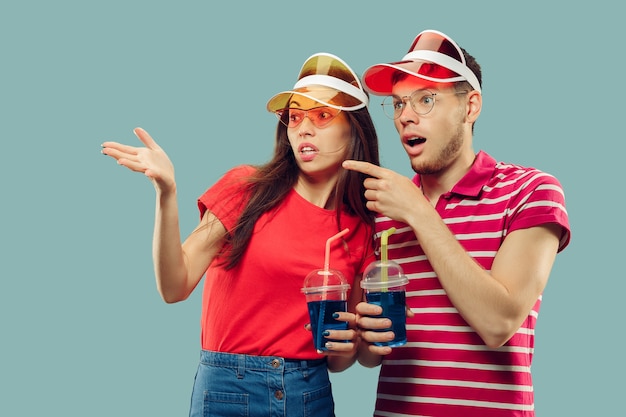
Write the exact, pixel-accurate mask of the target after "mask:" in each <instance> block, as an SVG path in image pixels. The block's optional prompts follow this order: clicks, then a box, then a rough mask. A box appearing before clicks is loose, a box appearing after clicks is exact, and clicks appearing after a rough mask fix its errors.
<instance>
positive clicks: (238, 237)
mask: <svg viewBox="0 0 626 417" xmlns="http://www.w3.org/2000/svg"><path fill="white" fill-rule="evenodd" d="M345 114H346V115H347V116H348V122H349V123H350V126H351V134H352V141H351V142H350V145H349V147H348V151H347V159H355V160H359V161H367V162H370V163H372V164H375V165H379V164H380V162H379V155H378V136H377V135H376V130H375V128H374V122H373V121H372V118H371V116H370V113H369V110H368V109H367V107H364V108H362V109H359V110H356V111H346V112H345ZM284 117H287V114H285V115H284ZM256 168H257V169H256V172H255V173H254V174H253V175H252V176H251V177H250V178H249V179H248V187H247V193H248V195H249V200H248V202H247V204H246V206H245V208H244V209H243V212H242V214H241V216H240V217H239V220H238V221H237V224H236V226H235V227H234V229H233V231H232V233H231V234H229V235H228V236H227V244H228V246H229V248H228V250H227V251H225V259H224V264H225V268H226V269H231V268H234V267H235V266H236V265H237V264H238V263H239V261H240V260H241V258H242V256H243V254H244V252H245V251H246V248H247V247H248V243H249V241H250V238H251V236H252V231H253V230H254V225H255V223H256V221H257V220H258V219H259V218H260V217H261V215H262V214H263V213H266V212H268V211H270V210H272V209H273V208H274V207H277V206H278V205H279V204H280V203H281V202H282V201H283V200H284V198H285V196H286V195H287V194H288V193H289V191H290V190H291V189H292V188H293V187H294V185H295V184H296V182H297V180H298V174H299V172H300V169H299V168H298V165H297V163H296V158H295V155H294V154H293V151H292V149H291V145H290V144H289V139H288V137H287V127H286V126H285V125H284V124H283V123H280V122H279V123H278V127H277V128H276V143H275V147H274V156H273V157H272V159H271V160H270V161H269V162H267V163H265V164H263V165H258V166H256ZM364 180H365V175H364V174H361V173H360V172H356V171H350V170H341V172H340V174H339V179H338V180H337V184H336V185H335V191H334V196H335V201H336V203H335V211H336V213H337V231H339V230H341V213H342V211H345V212H347V213H349V214H351V215H356V216H358V217H359V218H360V219H361V220H362V221H364V222H365V223H367V224H368V225H369V226H370V227H371V228H372V230H373V227H374V213H372V212H371V211H369V210H368V209H367V207H366V206H365V204H366V200H365V195H364V193H365V188H364V186H363V181H364ZM339 196H341V197H339Z"/></svg>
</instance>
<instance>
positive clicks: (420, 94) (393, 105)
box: [381, 90, 469, 119]
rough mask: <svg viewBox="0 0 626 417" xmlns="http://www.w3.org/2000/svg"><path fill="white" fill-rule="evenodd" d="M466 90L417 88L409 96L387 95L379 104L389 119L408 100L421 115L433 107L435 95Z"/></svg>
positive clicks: (458, 92) (396, 114) (462, 92)
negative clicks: (435, 91)
mask: <svg viewBox="0 0 626 417" xmlns="http://www.w3.org/2000/svg"><path fill="white" fill-rule="evenodd" d="M468 92H469V91H467V90H464V91H447V92H439V93H433V92H432V91H428V90H417V91H414V92H413V93H411V95H410V96H404V97H398V96H387V97H385V99H384V100H383V102H382V103H381V106H382V107H383V111H384V112H385V115H386V116H387V117H389V118H390V119H397V118H398V117H400V115H401V114H402V112H403V111H404V108H405V106H406V104H405V103H406V102H407V101H408V102H409V103H410V104H411V108H412V109H413V111H414V112H415V113H417V114H419V115H420V116H423V115H425V114H428V113H430V111H431V110H432V109H433V107H435V96H438V95H444V94H467V93H468Z"/></svg>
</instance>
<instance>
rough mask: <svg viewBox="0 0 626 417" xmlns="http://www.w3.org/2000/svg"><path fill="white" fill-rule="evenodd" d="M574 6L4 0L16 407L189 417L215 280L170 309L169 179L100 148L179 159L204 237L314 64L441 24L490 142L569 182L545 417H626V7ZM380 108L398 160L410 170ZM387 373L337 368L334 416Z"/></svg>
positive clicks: (392, 50) (0, 23)
mask: <svg viewBox="0 0 626 417" xmlns="http://www.w3.org/2000/svg"><path fill="white" fill-rule="evenodd" d="M577 3H579V5H574V4H575V3H571V2H565V1H561V2H559V1H555V2H548V1H536V0H531V1H525V2H515V3H505V2H499V3H498V2H484V3H483V2H473V3H468V2H465V1H447V2H434V1H429V2H424V1H417V0H413V1H394V2H388V3H385V2H382V1H381V2H376V3H374V2H367V1H323V0H320V1H315V2H306V3H300V2H293V1H269V0H268V1H259V2H252V1H251V2H241V1H232V2H209V1H176V2H173V1H172V2H165V1H132V0H126V1H119V0H109V1H107V2H90V1H56V2H47V1H23V2H4V3H2V5H1V6H0V45H1V55H0V143H1V145H0V182H1V188H0V202H1V204H0V210H1V212H0V257H1V258H0V341H1V342H0V415H2V416H11V417H13V416H36V415H58V416H86V415H88V416H184V415H187V409H188V402H189V395H190V392H191V386H192V381H193V376H194V373H195V369H196V366H197V360H198V350H199V316H200V301H201V300H200V291H196V292H195V293H194V294H193V295H192V296H191V297H190V299H189V300H187V301H186V302H184V303H179V304H175V305H166V304H165V303H163V302H162V301H161V300H160V298H159V296H158V294H157V291H156V289H155V285H154V277H153V271H152V261H151V238H152V224H153V219H154V189H153V187H152V186H151V184H150V183H149V181H148V180H147V179H146V178H144V177H143V176H141V175H138V174H134V173H131V172H129V171H127V170H125V169H123V168H120V167H118V166H116V165H115V163H114V161H113V160H111V159H109V158H106V157H104V156H102V155H101V154H100V143H101V142H103V141H105V140H117V141H121V142H126V143H129V144H138V143H139V142H138V141H137V140H136V139H135V137H134V136H133V134H132V129H133V128H134V127H136V126H142V127H144V128H145V129H147V130H148V131H149V132H150V133H151V134H152V135H153V137H154V138H155V139H156V140H157V141H158V143H159V144H160V145H161V146H162V147H163V148H164V149H165V150H166V151H167V152H168V153H169V155H170V157H171V159H172V160H173V162H174V164H175V166H176V173H177V181H178V187H179V188H178V190H179V203H180V211H181V213H180V214H181V229H182V231H181V232H182V234H183V235H187V234H188V233H189V232H190V231H191V230H192V229H193V227H194V226H195V224H196V222H197V221H198V212H197V209H196V198H197V197H198V196H199V195H200V194H201V193H202V192H203V191H204V190H205V189H206V188H207V187H208V186H210V185H211V184H212V183H213V182H214V181H215V180H216V179H217V178H218V177H219V176H220V175H221V174H222V173H223V172H224V171H225V170H227V169H228V168H230V167H232V166H233V165H235V164H239V163H258V162H263V161H265V160H267V159H268V158H269V156H270V154H271V151H272V146H273V135H274V129H275V125H276V119H275V118H274V116H273V115H271V114H269V113H267V112H266V111H265V102H266V100H267V99H268V98H269V97H270V96H271V95H273V94H274V93H276V92H278V91H281V90H283V89H286V88H290V87H291V86H292V85H293V83H294V82H295V78H296V75H297V72H298V71H299V69H300V66H301V64H302V63H303V62H304V60H305V59H306V58H307V57H308V56H310V55H311V54H313V53H315V52H320V51H325V52H331V53H334V54H337V55H339V56H340V57H342V58H343V59H345V60H346V61H347V62H348V63H350V65H351V66H352V67H353V68H354V69H355V70H356V71H357V72H358V73H362V71H363V70H364V69H365V68H366V67H367V66H369V65H372V64H375V63H379V62H388V61H393V60H397V59H399V58H400V57H401V56H402V55H404V53H405V52H406V50H407V49H408V46H409V44H410V42H411V41H412V40H413V38H414V36H415V35H416V34H417V33H418V32H420V31H421V30H423V29H427V28H433V29H438V30H441V31H443V32H445V33H447V34H449V35H450V36H452V37H453V38H454V39H455V40H457V41H458V42H459V44H460V45H461V46H463V47H464V48H466V49H467V50H468V51H470V53H472V54H473V55H474V56H476V57H477V59H478V61H479V63H480V64H481V65H482V67H483V73H484V108H483V111H482V114H481V117H480V119H479V121H478V123H477V125H476V135H475V139H474V144H475V148H476V150H478V149H485V150H487V151H488V152H489V153H491V154H492V155H493V156H494V157H496V159H499V160H503V161H507V162H516V163H520V164H525V165H531V166H536V167H538V168H541V169H543V170H545V171H547V172H550V173H552V174H554V175H555V176H557V177H558V178H559V179H560V180H561V182H562V184H563V186H564V188H565V190H566V198H567V204H568V211H569V214H570V220H571V226H572V230H573V238H572V243H571V245H570V246H569V247H568V248H567V249H566V250H565V251H564V252H563V253H562V254H560V255H559V256H558V258H557V262H556V265H555V267H554V269H553V273H552V276H551V278H550V281H549V283H548V286H547V289H546V291H545V294H544V303H543V307H542V311H541V314H540V319H539V322H538V326H537V340H536V352H535V358H534V362H533V372H534V377H535V391H536V408H537V415H538V416H542V417H545V416H591V415H595V416H602V415H619V414H620V412H619V410H620V409H621V410H623V389H624V382H623V379H622V376H623V374H624V371H625V370H626V368H625V366H624V361H623V360H622V356H623V353H622V352H623V351H624V347H623V345H622V344H621V343H622V341H623V337H622V336H621V335H622V333H623V331H624V326H623V321H624V320H623V319H624V312H623V311H624V310H623V304H624V303H623V292H624V278H625V274H624V271H623V268H622V261H623V259H624V255H623V252H624V245H623V243H619V242H620V241H622V240H623V235H624V232H625V228H624V221H623V217H624V216H623V207H622V206H621V204H622V203H623V198H622V197H620V195H621V194H620V192H621V191H620V189H619V188H618V179H621V178H622V177H623V175H622V174H621V172H622V170H621V169H620V168H621V164H622V161H623V156H624V152H625V151H626V147H625V145H624V109H625V106H624V82H623V80H622V77H623V72H624V58H623V54H624V45H623V44H624V40H625V34H626V31H625V30H624V24H623V16H622V14H621V13H620V12H619V10H621V7H619V8H618V3H616V2H612V1H603V0H598V1H594V2H577ZM379 103H380V98H378V97H374V98H373V99H372V105H371V108H372V113H373V117H374V121H375V123H376V126H377V128H378V130H379V136H380V139H381V154H382V162H383V164H384V165H385V166H388V167H392V168H394V169H396V170H398V171H400V172H403V173H405V174H406V175H410V174H411V171H410V167H409V164H408V162H407V160H406V156H405V154H404V152H403V151H402V149H401V147H400V146H399V144H398V140H397V135H396V133H395V131H394V130H393V127H392V124H391V122H390V121H388V120H387V119H386V118H385V117H384V115H383V114H382V111H381V110H380V109H379V106H378V105H379ZM620 183H621V181H620ZM277 249H278V250H280V248H277ZM376 374H377V370H376V369H374V370H371V369H364V368H361V367H359V366H354V367H353V368H351V369H349V370H348V371H346V372H344V373H342V374H337V375H333V377H332V378H333V382H334V386H335V388H334V392H335V397H336V402H337V416H338V417H352V416H368V415H371V413H372V410H373V404H374V397H375V379H376Z"/></svg>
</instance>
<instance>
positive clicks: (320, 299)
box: [302, 269, 350, 351]
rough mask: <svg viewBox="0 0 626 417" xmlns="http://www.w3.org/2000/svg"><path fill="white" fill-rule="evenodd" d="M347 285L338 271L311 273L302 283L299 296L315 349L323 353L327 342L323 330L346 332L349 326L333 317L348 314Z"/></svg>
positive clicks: (324, 270)
mask: <svg viewBox="0 0 626 417" xmlns="http://www.w3.org/2000/svg"><path fill="white" fill-rule="evenodd" d="M349 289H350V284H348V282H347V281H346V279H345V277H344V276H343V274H342V273H341V272H340V271H337V270H332V269H330V270H326V269H319V270H315V271H311V272H310V273H309V274H308V275H307V276H306V278H305V280H304V286H303V288H302V292H303V293H304V295H305V297H306V302H307V307H308V309H309V318H310V320H311V331H312V333H313V344H314V345H315V349H317V350H321V351H325V350H328V349H327V348H326V346H325V344H326V342H328V341H338V342H346V340H334V339H329V338H327V337H325V336H324V332H325V331H326V330H347V329H348V323H347V322H345V321H340V320H337V319H335V318H333V314H334V313H337V312H340V311H347V310H348V301H347V299H348V290H349Z"/></svg>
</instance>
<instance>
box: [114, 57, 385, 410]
mask: <svg viewBox="0 0 626 417" xmlns="http://www.w3.org/2000/svg"><path fill="white" fill-rule="evenodd" d="M367 104H368V96H367V94H366V93H365V92H364V90H363V87H362V85H361V82H360V80H359V78H358V77H357V75H356V74H355V73H354V71H352V69H351V68H350V67H349V66H348V65H347V64H346V63H345V62H344V61H342V60H341V59H339V58H338V57H336V56H334V55H330V54H326V53H319V54H315V55H313V56H311V57H310V58H308V59H307V60H306V62H305V63H304V65H303V67H302V69H301V71H300V74H299V77H298V81H297V82H296V84H295V86H294V88H293V89H292V90H289V91H284V92H281V93H279V94H277V95H275V96H274V97H272V98H271V99H270V100H269V102H268V103H267V109H268V110H269V111H270V112H273V113H275V114H276V115H277V116H278V118H279V120H280V121H279V123H278V127H277V133H276V144H275V151H274V156H273V158H272V159H271V161H269V162H268V163H266V164H264V165H260V166H251V165H242V166H238V167H235V168H233V169H231V170H230V171H228V172H226V173H225V174H224V175H223V176H222V178H221V179H220V180H218V181H217V183H216V184H214V185H213V186H212V187H210V188H209V189H208V190H207V191H206V192H205V193H204V194H203V195H202V196H200V198H199V200H198V207H199V209H200V223H199V225H198V226H197V227H196V229H195V230H194V231H193V232H192V233H191V234H190V235H189V237H187V239H186V240H185V241H184V243H181V239H180V229H179V223H178V207H177V200H176V182H175V180H174V169H173V166H172V164H171V162H170V160H169V158H168V157H167V155H166V154H165V152H164V151H163V150H162V149H161V148H160V147H159V146H158V145H157V143H156V142H155V141H154V140H153V139H152V138H151V137H150V136H149V135H148V133H147V132H146V131H144V130H142V129H135V134H136V135H137V137H138V138H139V139H140V140H141V142H143V144H144V145H145V147H140V148H136V147H132V146H127V145H122V144H119V143H115V142H106V143H104V144H103V145H102V146H103V149H102V152H103V153H104V154H106V155H109V156H111V157H113V158H114V159H116V160H117V161H118V163H119V164H120V165H122V166H125V167H127V168H129V169H131V170H132V171H136V172H142V173H144V174H145V175H146V176H147V177H148V178H150V180H151V181H152V182H153V184H154V186H155V189H156V194H157V200H156V218H155V231H154V242H153V243H154V244H153V247H154V248H153V249H154V252H153V253H154V266H155V272H156V281H157V287H158V290H159V292H160V294H161V296H162V297H163V299H164V300H165V301H166V302H168V303H172V302H178V301H182V300H185V299H186V298H187V297H188V296H189V295H190V294H191V292H192V291H193V290H194V288H195V287H196V285H197V284H198V283H199V281H200V280H201V278H202V277H203V276H204V275H205V274H206V278H205V281H204V292H203V306H202V317H201V329H202V330H201V343H202V350H201V355H200V364H199V367H198V372H197V374H196V378H195V383H194V389H193V393H192V400H191V411H190V415H191V416H203V415H204V416H232V415H242V416H243V415H248V416H284V415H288V416H289V417H297V416H305V415H307V416H310V415H314V416H333V415H334V411H333V410H334V401H333V398H332V394H331V387H330V381H329V376H328V371H329V370H330V371H333V372H338V371H342V370H344V369H346V368H347V367H349V366H350V365H352V363H353V362H354V360H355V356H356V347H357V342H358V340H357V335H356V332H355V330H353V327H354V319H355V316H354V314H352V313H345V312H339V313H337V314H336V315H337V317H338V320H342V321H347V322H348V323H349V326H348V330H332V331H329V332H327V334H326V337H327V339H328V340H329V341H328V343H327V344H326V346H325V347H326V349H327V350H325V351H323V352H322V351H317V350H316V349H315V348H314V346H313V342H312V336H311V333H310V332H309V331H307V329H305V325H306V324H307V323H309V316H308V311H307V305H306V302H305V298H304V296H303V294H302V293H301V288H302V285H303V281H304V278H305V277H306V275H307V274H308V273H309V272H310V271H312V270H314V269H319V268H321V267H322V266H324V263H325V252H326V251H325V245H326V241H327V240H328V239H329V238H330V237H332V236H335V235H337V234H338V233H339V232H340V231H343V230H344V229H348V232H347V233H346V234H344V235H343V236H342V237H341V238H340V239H337V240H336V241H334V242H333V244H332V247H331V248H330V249H331V250H330V252H329V253H330V265H331V266H332V268H333V269H337V270H340V271H341V272H342V273H343V275H344V276H345V277H346V278H347V279H348V282H349V283H350V285H351V287H352V291H351V296H350V300H349V308H348V311H354V306H355V305H356V303H357V302H358V301H360V299H361V291H360V289H359V288H360V287H359V284H358V280H359V276H360V274H361V273H362V271H363V269H364V267H365V266H366V265H367V264H368V263H369V262H370V261H372V260H373V259H374V254H373V245H372V242H373V239H372V235H373V233H372V231H373V215H372V213H371V212H370V211H368V210H367V208H366V207H365V197H364V187H363V180H364V176H363V174H360V173H357V172H352V171H347V170H344V169H342V167H341V163H342V161H344V160H345V159H357V160H362V161H367V162H371V163H373V164H378V163H379V160H378V140H377V136H376V132H375V130H374V125H373V122H372V120H371V117H370V114H369V112H368V109H367ZM336 340H342V341H346V342H336Z"/></svg>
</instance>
